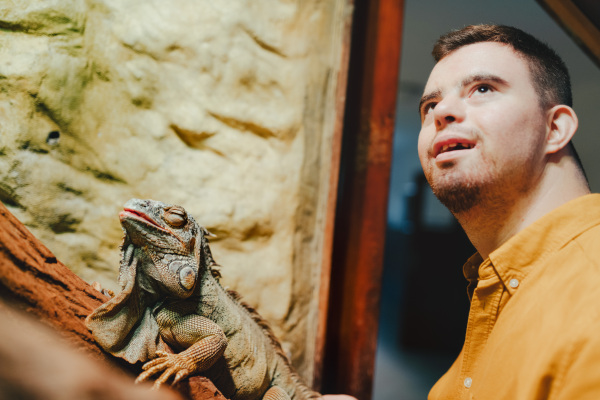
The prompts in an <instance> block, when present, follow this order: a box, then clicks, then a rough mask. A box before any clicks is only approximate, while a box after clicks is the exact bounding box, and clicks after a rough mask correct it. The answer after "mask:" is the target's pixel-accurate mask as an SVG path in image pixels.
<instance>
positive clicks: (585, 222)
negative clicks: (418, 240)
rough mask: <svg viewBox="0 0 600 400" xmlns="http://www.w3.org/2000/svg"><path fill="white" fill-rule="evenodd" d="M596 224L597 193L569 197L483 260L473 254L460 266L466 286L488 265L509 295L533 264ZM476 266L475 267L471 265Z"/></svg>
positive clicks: (598, 217)
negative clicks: (565, 201)
mask: <svg viewBox="0 0 600 400" xmlns="http://www.w3.org/2000/svg"><path fill="white" fill-rule="evenodd" d="M599 224H600V194H589V195H585V196H581V197H578V198H576V199H574V200H571V201H569V202H567V203H566V204H563V205H562V206H560V207H558V208H556V209H555V210H553V211H551V212H549V213H548V214H546V215H544V216H543V217H541V218H540V219H538V220H537V221H535V222H534V223H533V224H531V225H529V226H528V227H526V228H525V229H523V230H522V231H520V232H519V233H517V234H516V235H515V236H513V237H512V238H510V239H509V240H508V241H507V242H505V243H504V244H502V245H501V246H500V247H499V248H497V249H496V250H494V251H493V252H492V253H491V254H490V255H489V258H488V259H487V260H485V261H483V260H482V259H481V256H480V255H479V254H475V255H474V256H472V257H471V258H470V259H469V260H468V261H467V263H466V264H465V265H464V267H463V273H464V274H465V277H466V278H467V280H469V288H471V286H473V285H476V282H477V279H479V278H480V274H481V273H482V272H483V270H488V269H489V266H490V264H491V265H492V266H493V268H494V270H495V271H496V273H497V274H498V276H499V277H500V279H501V280H502V282H503V284H504V286H505V287H506V289H507V290H508V292H509V293H510V294H511V295H512V294H514V292H515V290H516V287H517V286H518V285H520V282H522V281H523V279H525V277H526V276H527V274H528V273H529V272H530V271H531V270H532V268H533V267H534V266H535V264H537V263H540V262H542V261H543V260H544V259H545V258H546V257H548V256H549V255H550V254H552V253H553V252H555V251H557V250H559V249H560V248H562V247H563V246H564V245H566V244H567V243H568V242H569V241H571V240H572V239H573V238H575V237H576V236H578V235H580V234H581V233H583V232H584V231H586V230H588V229H590V228H591V227H593V226H595V225H599ZM476 263H478V264H476ZM476 265H478V267H476V268H474V266H476ZM514 279H516V281H514ZM515 282H516V285H515ZM511 283H512V284H511ZM473 289H474V287H473ZM471 293H472V291H470V293H469V294H470V295H471Z"/></svg>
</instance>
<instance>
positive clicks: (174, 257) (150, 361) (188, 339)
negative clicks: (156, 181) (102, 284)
mask: <svg viewBox="0 0 600 400" xmlns="http://www.w3.org/2000/svg"><path fill="white" fill-rule="evenodd" d="M119 218H120V220H121V225H122V227H123V231H124V234H125V235H124V239H123V244H122V246H121V253H122V259H121V264H120V268H119V284H120V285H121V288H122V291H121V292H120V293H119V294H118V295H116V296H115V297H113V298H112V299H110V300H109V301H108V302H106V303H104V304H103V305H101V306H100V307H99V308H98V309H96V310H95V311H94V312H92V314H90V315H89V316H88V317H87V318H86V325H87V326H88V328H89V329H90V330H91V331H92V334H93V335H94V338H95V339H96V341H97V342H98V343H99V344H100V345H101V346H102V347H103V348H104V349H105V350H106V351H108V352H110V353H112V354H113V355H115V356H118V357H122V358H124V359H125V360H127V361H129V362H130V363H136V362H138V361H141V362H145V364H144V366H143V369H144V372H142V373H141V374H140V375H139V377H138V378H137V381H145V380H147V379H149V378H151V377H152V376H154V375H156V374H159V373H161V375H160V377H159V378H158V379H157V380H156V382H155V384H154V386H155V387H158V386H160V385H161V384H163V383H165V382H167V381H168V380H169V379H170V378H171V377H173V383H176V382H179V381H180V380H182V379H184V378H186V377H188V376H189V375H192V374H196V373H199V372H202V374H203V375H204V376H206V377H208V378H210V379H211V380H212V382H213V383H214V384H215V386H216V387H217V388H218V389H219V390H221V392H222V393H223V395H224V396H226V397H228V398H230V399H232V400H245V399H261V398H263V399H277V400H279V399H298V400H303V399H317V398H320V395H319V394H318V393H316V392H313V391H311V390H310V389H309V388H308V387H307V386H306V385H305V384H304V383H302V381H301V379H300V377H299V376H298V374H297V373H296V372H294V371H293V368H292V367H291V365H290V363H289V361H288V359H287V357H286V356H285V355H284V352H283V350H282V348H281V346H280V344H279V342H278V341H277V339H276V338H275V336H274V335H273V333H272V331H271V329H270V328H269V326H268V325H267V323H266V322H265V321H264V320H263V319H262V318H260V316H259V315H258V314H257V313H256V311H255V310H253V309H252V308H250V307H249V306H247V305H245V304H244V303H243V302H241V300H240V298H239V296H238V295H237V294H236V293H235V292H232V291H227V290H225V289H224V288H223V287H222V286H221V285H220V284H219V281H218V278H219V277H220V274H219V272H218V265H217V264H216V263H215V261H214V260H213V257H212V255H211V251H210V249H209V245H208V239H207V236H209V235H210V234H209V232H208V231H207V230H206V229H205V228H203V227H201V226H200V225H198V224H197V223H196V221H195V220H194V218H192V216H190V215H188V214H187V213H186V211H185V210H184V209H183V208H182V207H180V206H176V205H169V204H164V203H161V202H159V201H155V200H138V199H132V200H129V201H128V202H127V203H126V204H125V207H124V209H123V211H122V212H121V213H120V214H119ZM165 344H166V345H168V347H167V346H166V345H165ZM168 348H171V349H172V350H173V351H175V352H176V353H170V352H168V351H167V350H168Z"/></svg>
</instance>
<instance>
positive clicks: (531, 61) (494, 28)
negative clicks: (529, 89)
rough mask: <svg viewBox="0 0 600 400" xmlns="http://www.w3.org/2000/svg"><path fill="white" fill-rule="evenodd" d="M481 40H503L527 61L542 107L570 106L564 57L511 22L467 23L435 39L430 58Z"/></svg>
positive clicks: (497, 41) (498, 41)
mask: <svg viewBox="0 0 600 400" xmlns="http://www.w3.org/2000/svg"><path fill="white" fill-rule="evenodd" d="M480 42H495V43H503V44H506V45H508V46H510V47H512V48H513V49H514V50H515V51H516V52H517V53H519V54H520V55H521V56H522V57H523V58H524V59H525V61H527V63H528V65H529V71H530V73H531V78H532V81H533V85H534V88H535V90H536V92H537V94H538V96H539V98H540V105H541V106H542V107H543V108H549V107H553V106H555V105H557V104H565V105H567V106H569V107H572V106H573V96H572V94H571V79H570V78H569V71H568V69H567V66H566V65H565V63H564V62H563V60H562V59H561V58H560V57H559V56H558V54H556V52H555V51H554V50H552V49H551V48H550V47H549V46H548V45H547V44H545V43H543V42H541V41H540V40H538V39H536V38H535V37H533V36H531V35H530V34H528V33H526V32H523V31H522V30H520V29H517V28H514V27H512V26H506V25H469V26H466V27H464V28H462V29H459V30H455V31H451V32H449V33H447V34H445V35H443V36H441V37H440V38H439V39H438V40H437V42H436V43H435V45H434V47H433V52H432V54H433V58H435V61H436V62H437V61H440V60H441V59H442V58H444V57H446V56H447V55H448V54H450V53H451V52H453V51H455V50H458V49H459V48H461V47H463V46H467V45H469V44H474V43H480Z"/></svg>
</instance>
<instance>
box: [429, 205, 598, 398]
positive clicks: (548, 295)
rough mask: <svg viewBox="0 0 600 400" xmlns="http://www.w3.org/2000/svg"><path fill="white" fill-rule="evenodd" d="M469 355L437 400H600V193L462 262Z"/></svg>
mask: <svg viewBox="0 0 600 400" xmlns="http://www.w3.org/2000/svg"><path fill="white" fill-rule="evenodd" d="M463 268H464V274H465V276H466V278H467V280H468V281H469V289H468V292H469V296H470V298H471V309H470V312H469V321H468V325H467V333H466V338H465V343H464V346H463V349H462V351H461V353H460V355H459V356H458V358H457V360H456V361H455V362H454V364H453V365H452V366H451V367H450V369H449V370H448V372H447V373H446V374H445V375H444V376H443V377H442V378H441V379H440V380H439V381H438V382H437V383H436V384H435V385H434V387H433V388H432V389H431V392H430V393H429V399H430V400H437V399H480V400H493V399H514V400H528V399H550V400H559V399H560V400H585V399H590V400H591V399H593V400H599V399H600V194H590V195H586V196H583V197H580V198H577V199H575V200H572V201H570V202H569V203H567V204H565V205H563V206H561V207H559V208H558V209H556V210H554V211H552V212H550V213H548V214H547V215H545V216H544V217H542V218H540V219H539V220H537V221H536V222H535V223H533V224H532V225H530V226H529V227H527V228H526V229H524V230H523V231H521V232H519V233H518V234H517V235H515V236H514V237H512V238H511V239H510V240H508V241H507V242H506V243H505V244H503V245H502V246H500V247H499V248H498V249H497V250H495V251H494V252H493V253H491V254H490V256H489V258H488V259H486V260H485V261H482V260H481V257H480V256H479V255H478V254H476V255H475V256H473V257H471V258H470V259H469V261H468V262H467V263H466V264H465V266H464V267H463Z"/></svg>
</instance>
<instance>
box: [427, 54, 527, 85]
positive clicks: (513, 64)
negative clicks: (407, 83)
mask: <svg viewBox="0 0 600 400" xmlns="http://www.w3.org/2000/svg"><path fill="white" fill-rule="evenodd" d="M523 73H524V74H525V77H526V78H529V69H528V65H527V63H526V61H525V60H524V59H523V57H522V56H520V54H519V53H517V52H516V51H515V50H514V49H513V48H512V47H510V46H509V45H506V44H503V43H495V42H481V43H474V44H469V45H466V46H463V47H461V48H459V49H457V50H455V51H453V52H451V53H450V54H448V55H447V56H446V57H444V58H442V59H441V60H440V61H439V62H438V63H437V64H436V65H435V66H434V67H433V69H432V71H431V74H430V75H429V79H428V80H427V84H426V85H425V93H427V92H431V91H434V90H441V88H442V87H444V86H447V85H460V84H461V83H462V81H463V80H465V79H468V77H469V76H475V75H481V76H485V75H496V76H500V77H502V76H503V75H515V77H516V78H519V76H518V75H519V74H523ZM520 78H523V76H521V77H520Z"/></svg>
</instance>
